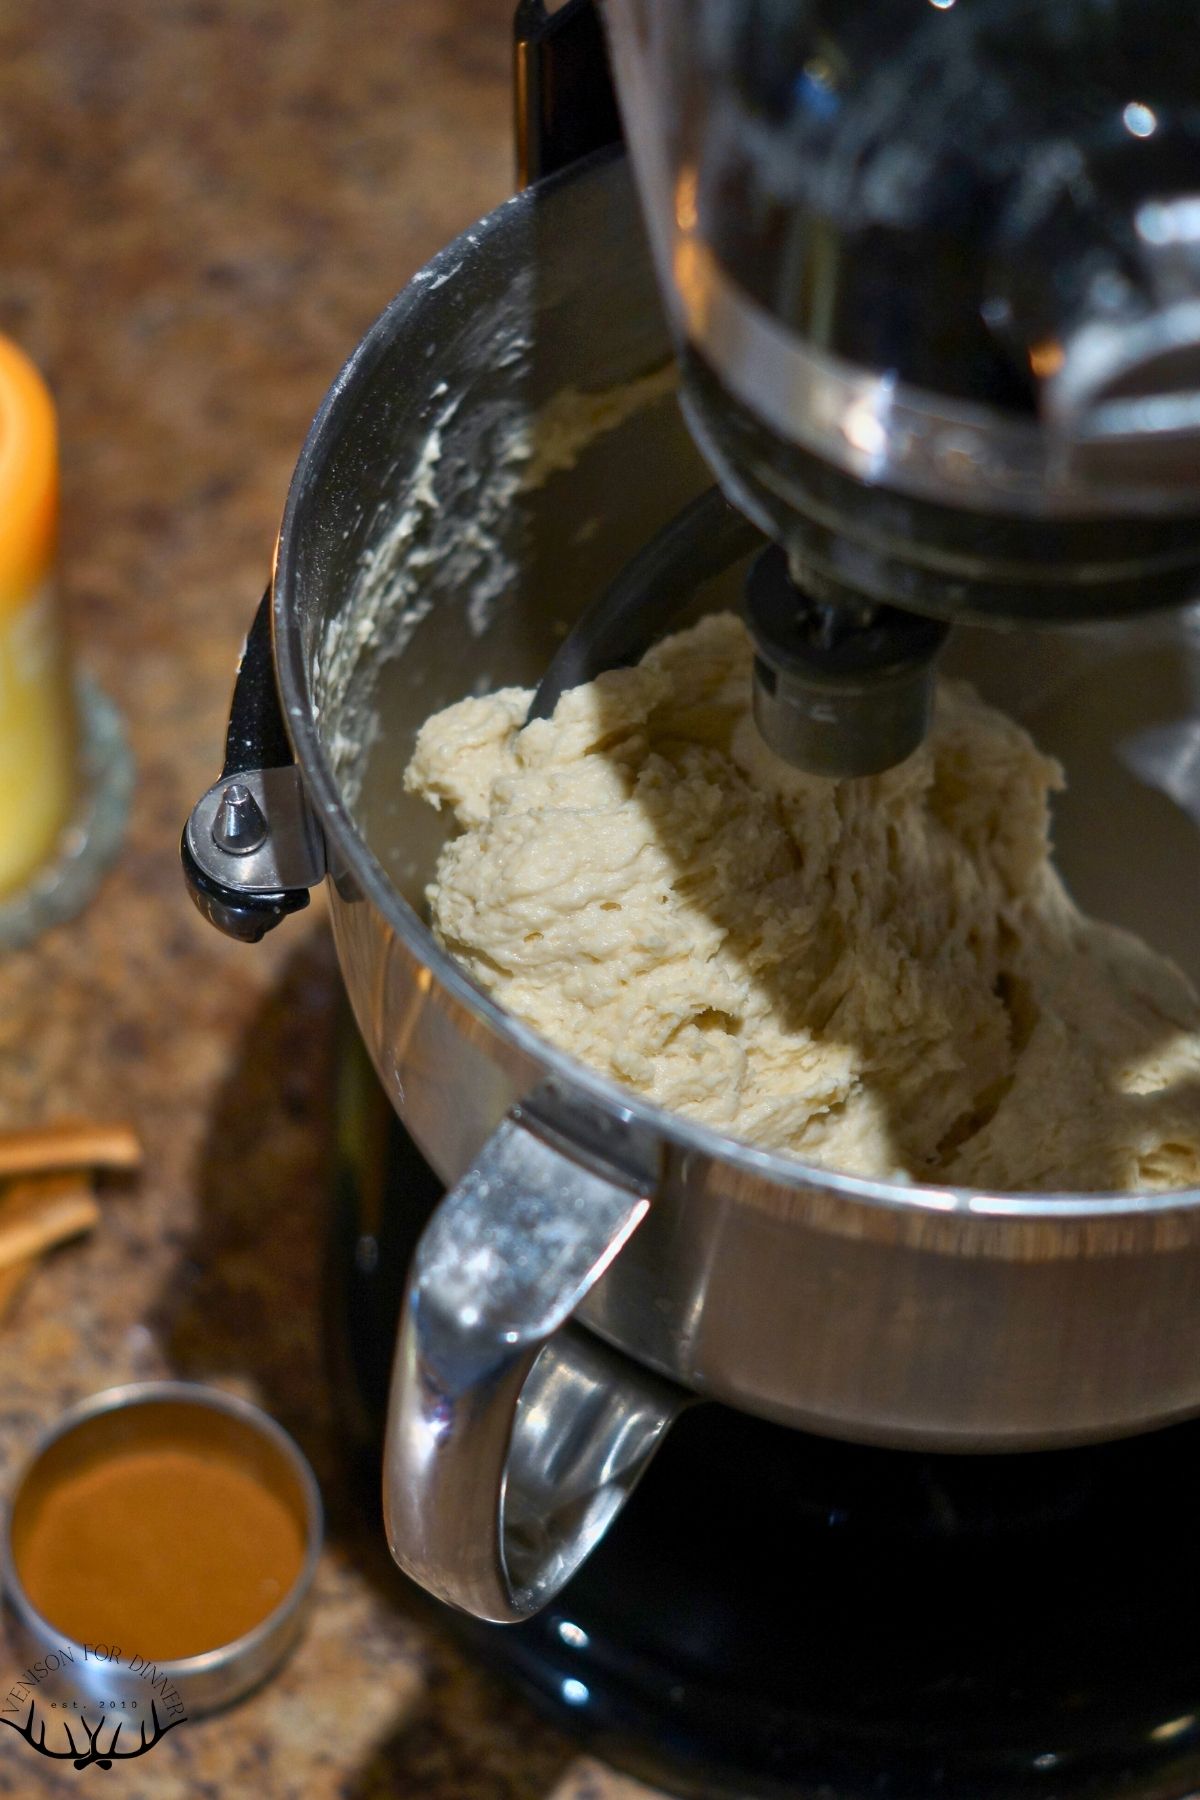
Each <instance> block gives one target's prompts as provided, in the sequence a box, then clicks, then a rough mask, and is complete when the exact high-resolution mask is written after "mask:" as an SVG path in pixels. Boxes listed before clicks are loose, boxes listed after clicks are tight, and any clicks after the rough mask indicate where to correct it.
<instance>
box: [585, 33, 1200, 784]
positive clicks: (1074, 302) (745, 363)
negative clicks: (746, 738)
mask: <svg viewBox="0 0 1200 1800" xmlns="http://www.w3.org/2000/svg"><path fill="white" fill-rule="evenodd" d="M604 11H605V15H606V20H607V24H608V31H609V41H610V48H611V52H612V60H613V66H614V71H615V76H616V82H617V89H618V94H619V97H620V100H621V104H622V112H623V117H624V122H625V131H626V136H627V139H628V141H629V144H630V149H631V153H632V156H633V162H634V168H635V173H636V177H637V181H638V186H639V191H640V195H641V199H642V203H643V210H644V212H645V215H646V220H647V224H648V227H649V230H650V236H651V240H652V244H653V249H654V253H655V261H656V267H657V272H658V277H659V282H660V286H661V289H662V292H663V295H664V298H665V300H666V303H667V308H668V312H669V314H670V317H671V319H672V322H673V327H674V331H675V335H676V340H677V344H678V347H679V352H680V356H681V360H682V365H683V371H684V405H685V410H686V413H687V416H688V421H689V424H690V426H691V428H692V431H693V434H694V436H695V437H696V440H697V442H698V443H699V445H700V447H701V449H702V450H703V451H704V453H705V455H706V457H707V459H708V461H709V462H710V464H711V466H712V467H713V469H714V471H715V473H716V475H717V477H718V480H719V481H720V483H721V486H722V487H723V489H724V490H725V492H726V493H727V495H728V496H729V497H730V499H732V500H733V501H734V503H735V504H736V505H737V506H738V507H740V508H741V509H742V511H744V512H745V513H746V514H747V515H748V516H749V517H750V518H751V519H753V520H754V521H755V523H756V524H757V525H759V526H760V527H761V529H762V530H764V531H765V532H766V533H767V534H768V535H769V536H770V537H772V538H774V539H776V540H777V541H778V542H780V543H781V544H782V545H783V546H784V547H785V549H786V552H787V557H788V561H789V564H790V568H791V573H792V576H793V578H794V581H795V583H796V584H797V589H798V595H797V606H798V608H799V613H798V621H797V622H796V623H795V625H794V628H793V630H792V632H791V634H790V639H789V641H788V642H786V643H784V642H781V641H778V640H764V639H763V638H762V636H761V635H759V634H758V633H756V636H758V641H759V650H760V657H761V658H762V659H763V660H762V663H761V665H760V675H762V676H763V677H764V678H765V679H766V681H767V683H768V686H769V683H770V681H771V680H773V679H775V678H786V677H787V676H789V675H790V677H791V679H792V680H793V681H798V682H799V683H800V686H799V689H798V691H797V693H796V694H795V695H794V696H793V698H794V699H795V700H796V702H797V704H798V705H799V706H800V707H801V710H802V711H803V706H804V679H803V663H804V658H805V655H806V648H805V646H806V644H809V643H811V642H812V641H813V640H814V638H815V637H817V636H820V635H822V634H823V635H824V637H825V638H826V639H828V638H829V636H830V635H831V633H832V635H833V636H835V637H838V638H845V637H847V636H849V635H852V634H853V632H854V630H855V629H856V628H857V627H858V626H859V625H860V624H862V623H868V624H873V625H874V627H875V631H876V637H877V639H878V638H879V637H880V632H879V624H880V620H879V617H878V615H877V614H876V613H875V612H874V609H875V608H877V607H881V606H886V607H890V608H899V609H903V610H906V611H912V612H916V613H920V614H923V615H926V616H928V617H933V618H937V619H941V620H947V621H952V620H954V619H956V618H971V619H975V620H986V621H989V622H993V623H996V624H1014V623H1026V622H1037V621H1051V620H1053V621H1062V620H1067V619H1095V618H1099V617H1114V616H1118V615H1123V614H1128V613H1131V612H1136V611H1141V610H1147V609H1151V608H1158V607H1166V606H1178V605H1182V604H1185V603H1187V602H1189V601H1190V600H1192V599H1194V598H1196V597H1197V595H1198V594H1200V198H1197V197H1196V196H1197V193H1198V192H1200V36H1198V34H1197V33H1196V32H1195V30H1194V29H1193V27H1192V24H1191V22H1190V21H1189V19H1188V17H1187V15H1186V10H1183V11H1181V9H1179V8H1178V6H1176V5H1173V4H1172V3H1171V0H922V3H921V4H919V5H912V6H903V7H899V6H896V5H895V4H893V3H891V0H858V3H857V4H854V5H848V4H844V3H843V4H836V3H832V0H824V3H821V0H798V3H792V0H786V3H785V0H703V3H702V4H699V5H692V4H687V5H685V4H682V3H680V0H604ZM814 603H815V604H814ZM776 610H778V609H776ZM814 621H815V622H814ZM831 621H832V623H831ZM754 623H755V621H754V620H753V618H752V628H753V626H754ZM884 623H885V624H886V623H887V615H884ZM883 635H884V639H885V643H884V649H883V651H882V653H881V655H882V662H883V665H884V666H886V668H887V669H888V670H889V671H890V673H889V676H888V679H889V680H890V681H891V683H892V686H893V687H894V685H895V679H894V667H893V665H894V663H895V660H896V650H895V645H894V644H893V643H892V642H891V638H890V634H889V633H887V632H885V633H884V634H883ZM857 660H858V662H859V663H860V664H862V663H863V662H864V660H865V661H866V662H867V663H869V662H870V655H869V654H868V656H867V657H866V658H865V659H864V658H858V659H857ZM798 668H799V669H800V673H799V674H798V673H797V670H798ZM858 673H859V677H860V681H859V687H858V688H856V689H855V691H854V693H853V694H852V695H850V696H849V697H848V698H847V699H846V701H845V703H844V710H845V712H846V721H845V724H846V729H847V731H848V732H850V733H851V734H852V735H853V736H854V737H855V738H856V739H857V740H858V742H859V745H860V749H859V750H858V751H855V750H854V748H853V746H852V745H849V744H847V745H845V746H843V752H844V766H841V765H839V762H838V757H837V754H836V751H835V753H834V756H833V761H832V762H830V763H825V762H823V761H822V760H821V758H822V756H823V755H824V754H825V752H824V751H823V750H821V749H820V747H819V746H817V745H815V744H814V743H813V742H812V741H811V731H810V728H809V727H808V726H807V725H806V724H805V723H804V721H803V719H801V720H800V722H799V723H797V722H796V721H795V720H793V726H792V729H791V731H790V733H789V728H788V726H787V723H786V720H785V721H784V722H783V724H782V725H781V724H778V723H776V724H775V726H774V735H775V736H776V737H777V740H778V741H777V742H776V747H777V748H779V749H780V750H781V752H782V753H783V754H786V755H791V756H792V759H793V760H795V761H797V762H801V763H806V764H808V766H811V767H817V768H821V769H823V770H824V772H829V773H866V772H870V770H871V769H872V768H874V767H878V766H883V765H885V764H886V763H887V762H888V761H895V760H898V756H899V754H906V753H907V750H908V749H911V748H912V741H911V740H912V723H913V721H912V719H911V718H910V719H909V723H908V727H907V733H908V735H907V736H905V735H904V733H903V732H902V733H901V736H900V738H898V739H896V741H895V742H889V741H888V731H889V729H890V727H888V726H887V725H886V722H885V721H884V720H883V718H882V714H881V733H882V737H881V742H880V743H879V744H876V745H874V746H870V745H868V744H867V743H866V738H867V737H869V735H870V728H869V724H867V723H865V722H864V721H867V720H869V718H870V708H869V706H868V707H867V708H866V709H864V706H863V702H862V692H861V676H862V669H861V667H860V668H859V671H858ZM819 676H820V671H819V670H818V671H816V673H815V678H816V679H817V681H818V687H819V688H820V693H819V698H820V699H821V700H822V701H823V702H824V703H825V706H826V710H828V705H829V704H833V706H834V708H835V710H836V709H837V708H838V706H839V704H841V703H840V702H839V700H838V696H837V694H836V692H835V693H833V694H832V696H831V694H830V690H829V686H828V682H826V683H825V685H824V687H823V688H821V687H820V680H819ZM769 710H770V709H769V708H767V707H766V706H764V708H763V709H762V714H760V725H761V726H764V728H765V730H766V732H767V735H768V737H769V739H771V738H772V736H773V731H772V722H771V720H770V718H764V716H763V714H767V713H768V712H769ZM883 710H884V711H886V709H883ZM918 735H919V731H918ZM881 759H882V760H881Z"/></svg>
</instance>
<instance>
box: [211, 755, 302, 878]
mask: <svg viewBox="0 0 1200 1800" xmlns="http://www.w3.org/2000/svg"><path fill="white" fill-rule="evenodd" d="M234 789H237V790H239V791H240V793H241V794H242V795H244V799H242V800H241V801H240V804H239V806H238V807H237V808H235V807H232V806H231V804H230V800H229V796H230V794H231V793H232V792H233V791H234ZM250 808H253V813H252V814H250V811H249V809H250ZM235 814H236V815H237V818H238V820H239V821H242V822H244V823H245V825H246V830H247V833H248V835H247V836H246V837H245V838H244V839H242V840H238V839H236V836H235V837H234V838H228V837H227V821H228V820H229V819H230V818H232V817H233V816H234V815H235ZM185 835H186V839H187V847H188V849H189V850H190V851H191V853H192V855H193V856H194V857H195V859H196V861H197V863H198V864H199V865H200V868H201V869H202V870H203V871H204V873H205V874H206V875H209V876H211V877H212V879H213V880H214V881H219V882H221V883H222V884H223V885H224V886H226V887H230V888H234V889H236V890H237V891H238V892H239V893H243V894H273V893H278V892H279V890H280V889H281V888H309V887H313V886H315V885H316V883H317V882H318V881H320V880H321V879H322V878H323V877H324V874H325V845H324V842H323V840H322V837H321V832H320V828H319V826H318V825H317V822H316V820H315V819H314V818H313V815H312V811H311V809H310V807H309V805H308V802H307V800H306V798H305V793H304V783H303V781H302V780H301V777H300V771H299V770H298V769H296V768H294V767H287V768H280V769H244V770H242V772H241V773H240V774H239V775H238V777H237V780H236V781H231V780H230V779H229V777H228V776H222V778H221V780H220V781H218V782H215V783H214V784H213V786H212V787H210V788H209V790H208V792H207V793H206V794H202V795H201V797H200V799H199V800H197V802H196V804H195V806H194V807H193V808H192V811H191V815H190V817H189V819H188V822H187V829H186V834H185Z"/></svg>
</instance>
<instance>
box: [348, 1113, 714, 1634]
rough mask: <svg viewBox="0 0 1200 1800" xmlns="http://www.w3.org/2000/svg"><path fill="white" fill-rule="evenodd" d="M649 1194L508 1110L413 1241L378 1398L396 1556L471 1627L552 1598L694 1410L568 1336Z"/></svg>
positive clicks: (601, 1348) (505, 1619) (615, 1357)
mask: <svg viewBox="0 0 1200 1800" xmlns="http://www.w3.org/2000/svg"><path fill="white" fill-rule="evenodd" d="M633 1160H634V1162H635V1163H636V1160H637V1159H636V1158H634V1159H633ZM646 1187H647V1182H646V1171H645V1170H644V1168H643V1169H642V1170H638V1169H637V1168H636V1167H631V1166H630V1164H629V1162H628V1161H626V1163H625V1164H624V1165H623V1166H620V1167H615V1166H614V1165H613V1164H612V1162H611V1161H610V1159H609V1158H608V1157H606V1158H605V1160H604V1163H603V1164H601V1163H600V1162H599V1161H598V1160H596V1159H593V1158H592V1157H590V1156H587V1155H586V1154H584V1155H581V1154H580V1152H579V1148H578V1146H577V1145H574V1144H572V1145H571V1146H570V1149H569V1151H568V1148H567V1146H566V1145H565V1143H564V1141H563V1140H562V1139H560V1138H558V1137H557V1135H556V1133H555V1132H554V1130H553V1128H549V1127H547V1125H546V1123H545V1121H544V1120H543V1119H540V1118H538V1117H537V1115H536V1113H535V1112H531V1110H530V1108H529V1107H528V1105H527V1106H523V1107H519V1108H515V1109H514V1110H513V1112H512V1113H510V1114H509V1116H508V1117H507V1118H506V1119H505V1120H504V1121H503V1123H502V1124H501V1125H500V1126H499V1128H498V1129H497V1130H496V1131H495V1132H494V1134H493V1135H492V1137H491V1138H490V1139H489V1140H488V1143H487V1144H486V1145H485V1147H484V1149H483V1151H482V1152H481V1154H480V1156H479V1157H478V1158H477V1160H476V1161H475V1162H474V1163H473V1164H472V1166H471V1168H470V1169H468V1170H467V1173H466V1174H465V1175H464V1176H463V1178H462V1180H461V1181H460V1182H459V1183H458V1185H457V1186H456V1187H455V1188H453V1189H452V1190H451V1191H450V1193H449V1194H447V1195H446V1198H445V1199H444V1200H443V1201H442V1202H441V1204H440V1205H439V1206H438V1208H437V1211H436V1212H435V1213H434V1215H433V1218H432V1219H431V1220H430V1222H429V1224H428V1225H427V1227H426V1229H425V1232H424V1235H423V1236H422V1238H421V1240H420V1243H419V1244H418V1246H417V1249H416V1253H415V1255H414V1258H413V1262H412V1266H411V1268H410V1270H409V1277H408V1291H407V1294H406V1296H405V1303H404V1311H403V1315H402V1318H401V1324H400V1332H399V1337H398V1340H397V1345H396V1360H395V1364H394V1368H393V1372H392V1388H391V1396H390V1399H389V1403H388V1430H387V1442H386V1446H385V1450H384V1482H383V1487H384V1516H385V1520H386V1524H387V1536H388V1543H389V1545H390V1546H391V1551H392V1555H393V1556H394V1557H395V1559H396V1561H397V1562H398V1563H399V1565H400V1567H401V1568H402V1569H403V1570H404V1571H405V1572H406V1574H408V1575H411V1576H412V1577H413V1579H414V1580H416V1581H418V1582H420V1584H421V1586H422V1587H424V1588H427V1589H428V1590H429V1592H430V1593H432V1594H434V1595H436V1596H437V1598H438V1599H440V1600H444V1601H447V1602H448V1603H449V1604H450V1605H451V1606H455V1607H458V1608H460V1609H461V1610H462V1611H464V1612H468V1613H473V1614H474V1615H475V1617H476V1618H480V1619H489V1620H492V1621H494V1622H496V1623H499V1624H513V1623H516V1622H517V1621H518V1620H521V1619H526V1618H529V1617H530V1615H531V1614H533V1613H535V1612H537V1611H538V1610H539V1609H540V1608H541V1607H542V1606H544V1605H545V1604H546V1602H547V1601H548V1600H550V1599H551V1598H552V1597H553V1596H554V1595H555V1594H556V1593H557V1592H558V1590H559V1589H560V1588H561V1587H562V1586H563V1585H564V1583H565V1582H567V1581H568V1580H569V1579H570V1577H571V1576H572V1575H573V1574H574V1572H575V1570H576V1569H577V1568H578V1567H579V1566H580V1564H581V1563H582V1562H583V1561H584V1559H585V1558H586V1557H587V1556H588V1555H589V1554H590V1553H591V1551H592V1550H593V1549H594V1548H595V1547H596V1545H597V1544H598V1543H599V1541H600V1539H601V1538H602V1537H603V1535H604V1533H605V1532H606V1531H607V1529H608V1527H609V1525H610V1524H611V1523H612V1521H613V1520H614V1519H615V1517H616V1516H617V1513H618V1512H619V1511H620V1510H621V1507H622V1506H623V1505H624V1503H625V1501H626V1500H627V1499H628V1497H629V1494H630V1493H631V1492H632V1490H633V1487H634V1485H635V1483H636V1482H637V1480H638V1478H639V1476H640V1475H641V1474H642V1472H643V1470H644V1469H645V1468H646V1467H647V1465H648V1464H649V1462H650V1459H651V1457H652V1456H653V1455H654V1452H655V1451H656V1449H657V1448H658V1446H659V1444H660V1443H661V1442H662V1440H663V1438H664V1436H665V1434H666V1431H667V1429H668V1427H669V1426H670V1424H671V1422H672V1421H673V1419H674V1418H675V1417H676V1415H677V1414H678V1413H679V1412H680V1411H681V1410H682V1408H683V1407H684V1406H686V1405H688V1404H689V1403H690V1401H691V1398H692V1396H691V1395H689V1394H686V1393H685V1392H684V1391H683V1390H682V1389H680V1388H677V1387H674V1386H673V1385H672V1384H671V1383H669V1382H666V1381H663V1380H661V1379H660V1378H659V1377H658V1376H656V1375H652V1374H651V1373H650V1372H649V1371H648V1370H644V1369H642V1368H641V1367H640V1366H638V1365H636V1364H634V1363H633V1362H631V1361H629V1360H628V1359H627V1358H626V1357H624V1356H621V1355H620V1354H619V1353H618V1352H616V1351H613V1350H610V1349H609V1348H608V1347H607V1346H606V1345H604V1344H602V1343H601V1342H600V1340H599V1339H598V1338H596V1337H593V1336H592V1334H591V1333H590V1332H588V1331H585V1330H583V1329H582V1328H581V1327H579V1326H571V1325H568V1324H567V1321H568V1319H569V1318H570V1315H571V1313H572V1312H573V1310H574V1309H575V1307H576V1306H577V1305H578V1304H579V1302H580V1301H581V1300H582V1299H583V1297H584V1295H585V1294H586V1293H587V1292H588V1290H589V1289H590V1288H591V1287H592V1286H594V1284H595V1283H596V1282H597V1281H599V1279H600V1277H601V1276H602V1275H603V1273H604V1271H605V1269H606V1268H607V1267H608V1265H609V1263H610V1262H611V1261H612V1259H613V1258H614V1257H615V1256H616V1255H617V1253H618V1252H619V1251H620V1249H621V1247H622V1245H623V1244H624V1243H625V1242H626V1241H627V1239H628V1238H629V1236H630V1235H631V1233H632V1232H633V1231H635V1230H636V1229H637V1226H638V1224H639V1223H640V1221H641V1219H642V1217H643V1216H644V1214H645V1212H646V1210H647V1207H648V1206H649V1204H650V1202H649V1197H648V1193H647V1191H646Z"/></svg>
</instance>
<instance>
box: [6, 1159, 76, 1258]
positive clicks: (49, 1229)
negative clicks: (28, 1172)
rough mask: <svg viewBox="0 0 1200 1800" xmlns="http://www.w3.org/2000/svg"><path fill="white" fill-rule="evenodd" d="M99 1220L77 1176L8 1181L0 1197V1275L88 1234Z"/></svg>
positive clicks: (54, 1176)
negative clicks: (55, 1246)
mask: <svg viewBox="0 0 1200 1800" xmlns="http://www.w3.org/2000/svg"><path fill="white" fill-rule="evenodd" d="M99 1217H100V1208H99V1206H98V1205H97V1204H96V1196H95V1195H94V1194H93V1192H92V1189H91V1184H90V1183H89V1182H88V1181H87V1180H86V1179H81V1178H80V1177H79V1176H78V1175H53V1176H41V1177H38V1178H36V1179H32V1180H28V1181H16V1182H12V1183H11V1184H10V1185H9V1187H8V1188H7V1189H6V1190H5V1191H4V1194H3V1196H2V1197H0V1274H3V1273H5V1272H7V1271H9V1270H11V1269H13V1268H14V1267H15V1266H16V1265H18V1264H20V1263H27V1262H29V1261H30V1260H31V1259H32V1258H34V1257H37V1256H40V1255H41V1253H42V1251H43V1250H49V1249H51V1248H52V1247H53V1245H55V1244H62V1243H65V1242H66V1240H67V1239H68V1238H73V1237H78V1236H79V1234H80V1232H82V1231H90V1230H91V1228H92V1226H93V1225H95V1224H96V1222H97V1220H98V1219H99Z"/></svg>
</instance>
